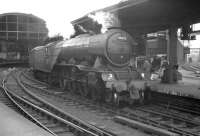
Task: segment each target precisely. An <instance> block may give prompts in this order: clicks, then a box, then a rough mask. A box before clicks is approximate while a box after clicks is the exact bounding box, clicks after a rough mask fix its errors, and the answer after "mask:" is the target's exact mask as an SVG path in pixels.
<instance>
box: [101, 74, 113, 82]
mask: <svg viewBox="0 0 200 136" xmlns="http://www.w3.org/2000/svg"><path fill="white" fill-rule="evenodd" d="M101 77H102V79H103V81H114V80H115V77H114V74H112V73H102V74H101Z"/></svg>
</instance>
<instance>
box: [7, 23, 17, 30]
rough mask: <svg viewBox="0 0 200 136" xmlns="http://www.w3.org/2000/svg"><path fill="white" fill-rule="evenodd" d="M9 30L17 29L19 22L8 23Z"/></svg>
mask: <svg viewBox="0 0 200 136" xmlns="http://www.w3.org/2000/svg"><path fill="white" fill-rule="evenodd" d="M7 25H8V31H17V24H16V23H8V24H7Z"/></svg>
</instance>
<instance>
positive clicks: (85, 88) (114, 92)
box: [29, 29, 143, 105]
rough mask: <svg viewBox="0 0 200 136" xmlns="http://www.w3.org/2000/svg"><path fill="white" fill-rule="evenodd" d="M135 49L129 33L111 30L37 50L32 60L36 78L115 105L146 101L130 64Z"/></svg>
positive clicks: (136, 75) (137, 75)
mask: <svg viewBox="0 0 200 136" xmlns="http://www.w3.org/2000/svg"><path fill="white" fill-rule="evenodd" d="M135 46H137V43H136V42H135V41H134V39H133V38H132V37H131V36H130V35H129V34H128V33H126V32H125V31H123V30H120V29H111V30H108V31H107V32H106V33H103V34H98V35H89V34H82V35H79V36H77V37H75V38H72V39H70V40H65V41H60V42H52V43H49V44H47V45H46V46H39V47H36V48H34V49H33V50H32V51H31V52H30V55H29V57H30V58H29V61H30V66H31V68H32V69H33V71H34V74H35V76H36V77H38V78H42V79H45V81H47V82H48V83H49V84H55V85H58V86H59V87H61V88H63V89H65V90H66V91H71V92H72V93H75V94H79V95H82V96H84V97H88V98H91V99H93V100H95V101H105V102H108V103H113V104H116V105H118V104H119V103H120V102H123V101H126V102H129V103H133V102H135V101H141V100H142V99H143V84H141V85H139V84H138V81H140V80H141V79H142V78H141V75H140V73H139V72H138V71H137V69H136V68H131V67H130V65H129V64H130V60H131V59H132V55H133V52H134V50H133V49H134V47H135Z"/></svg>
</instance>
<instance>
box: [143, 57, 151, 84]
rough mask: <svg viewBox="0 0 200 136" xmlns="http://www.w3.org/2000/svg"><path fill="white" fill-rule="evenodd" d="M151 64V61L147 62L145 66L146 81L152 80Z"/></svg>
mask: <svg viewBox="0 0 200 136" xmlns="http://www.w3.org/2000/svg"><path fill="white" fill-rule="evenodd" d="M151 67H152V66H151V63H150V62H149V60H147V59H146V60H145V61H144V64H143V71H144V79H145V80H150V78H151Z"/></svg>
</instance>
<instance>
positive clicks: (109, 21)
mask: <svg viewBox="0 0 200 136" xmlns="http://www.w3.org/2000/svg"><path fill="white" fill-rule="evenodd" d="M88 17H90V18H92V19H93V20H94V21H96V22H97V23H98V24H101V25H102V29H101V32H102V33H104V32H106V31H107V29H108V28H112V27H121V23H120V20H119V18H118V17H117V16H116V15H114V14H112V13H109V12H103V11H101V12H97V13H95V14H89V15H88Z"/></svg>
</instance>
